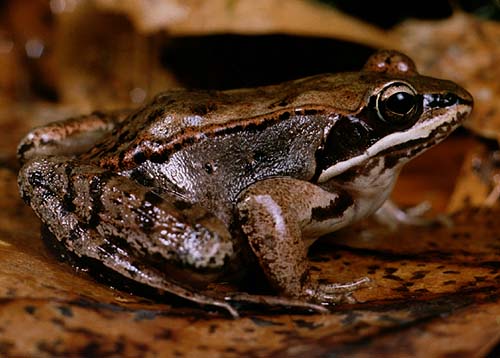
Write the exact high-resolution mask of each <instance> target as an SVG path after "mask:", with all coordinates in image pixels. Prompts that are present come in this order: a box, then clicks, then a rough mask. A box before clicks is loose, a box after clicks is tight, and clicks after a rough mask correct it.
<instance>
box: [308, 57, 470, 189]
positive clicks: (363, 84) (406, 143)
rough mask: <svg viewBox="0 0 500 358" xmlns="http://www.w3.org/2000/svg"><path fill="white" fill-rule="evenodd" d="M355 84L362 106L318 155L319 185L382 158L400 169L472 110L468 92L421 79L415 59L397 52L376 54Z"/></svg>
mask: <svg viewBox="0 0 500 358" xmlns="http://www.w3.org/2000/svg"><path fill="white" fill-rule="evenodd" d="M351 81H356V86H357V90H356V91H357V94H359V95H360V97H359V101H360V102H361V103H360V104H359V105H358V106H357V109H356V110H355V111H350V112H347V113H345V114H341V115H338V116H336V117H335V118H333V120H332V123H333V124H332V126H331V127H330V128H329V130H328V132H327V133H326V136H325V141H324V146H323V148H322V150H321V153H320V155H318V169H319V171H320V173H319V178H318V181H320V182H325V181H327V180H329V179H330V178H332V177H335V176H337V175H339V174H342V173H344V172H346V171H348V170H350V169H353V168H360V167H363V166H365V164H366V163H369V162H370V161H371V159H373V158H381V157H383V158H384V159H385V160H384V166H385V169H394V170H398V169H399V168H400V167H401V166H402V165H403V164H404V163H406V162H408V160H410V159H412V158H413V157H415V156H417V155H418V154H420V153H422V152H423V151H425V150H426V149H428V148H430V147H431V146H433V145H435V144H437V143H439V142H440V141H442V140H443V139H444V138H446V137H447V136H448V135H449V134H450V133H451V132H452V131H453V130H454V129H455V128H457V127H458V126H459V125H460V124H461V123H462V122H463V121H464V120H465V119H466V118H467V117H468V115H469V114H470V112H471V110H472V96H471V95H470V94H469V93H468V92H467V91H466V90H465V89H463V88H461V87H460V86H458V85H457V84H455V83H453V82H451V81H446V80H440V79H435V78H431V77H425V76H421V75H419V74H418V72H417V71H416V68H415V64H414V63H413V61H412V60H411V59H410V58H408V57H407V56H405V55H403V54H401V53H398V52H395V51H379V52H377V53H375V54H374V55H372V57H370V59H369V60H368V62H367V63H366V65H365V67H364V68H363V71H361V72H360V73H359V74H357V75H356V77H353V78H352V79H351ZM349 86H350V87H351V88H352V85H349ZM360 93H361V94H360ZM371 162H373V161H371Z"/></svg>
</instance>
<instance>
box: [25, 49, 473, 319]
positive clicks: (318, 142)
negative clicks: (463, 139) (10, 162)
mask: <svg viewBox="0 0 500 358" xmlns="http://www.w3.org/2000/svg"><path fill="white" fill-rule="evenodd" d="M471 105H472V99H471V97H470V95H469V94H468V93H467V92H466V91H465V90H463V89H462V88H460V87H458V86H457V85H455V84H454V83H452V82H449V81H443V80H437V79H433V78H429V77H424V76H420V75H419V74H418V73H417V72H416V70H415V66H414V64H413V63H412V62H411V60H410V59H408V58H407V57H406V56H404V55H402V54H399V53H396V52H390V51H385V52H379V53H377V54H375V55H374V56H372V57H371V58H370V59H369V60H368V62H367V64H366V65H365V68H364V69H363V70H362V71H360V72H358V73H343V74H327V75H319V76H314V77H309V78H305V79H301V80H297V81H292V82H287V83H283V84H280V85H275V86H267V87H260V88H253V89H242V90H233V91H224V92H205V91H186V90H177V91H170V92H165V93H161V94H159V95H158V96H157V97H156V98H155V99H154V100H153V101H152V102H151V103H148V104H146V105H145V106H143V107H142V108H140V109H138V110H137V111H135V112H133V113H131V114H130V115H128V116H123V115H121V114H118V115H116V114H115V115H112V116H99V115H91V116H87V117H80V118H77V119H70V120H67V121H62V122H58V123H55V124H49V125H47V126H45V127H41V128H38V129H35V130H33V131H32V132H31V133H30V134H28V135H27V136H26V137H25V138H24V139H23V140H22V141H21V143H20V145H19V150H18V155H19V158H20V161H21V162H22V163H23V164H24V165H23V167H22V169H21V171H20V173H19V186H20V191H21V195H22V197H23V198H24V200H25V201H26V203H28V204H30V205H31V207H32V208H33V209H34V211H35V212H36V214H37V215H38V216H39V217H40V219H41V220H42V222H43V224H44V225H45V226H46V227H47V228H48V230H49V231H50V232H51V233H52V234H53V235H54V237H55V238H56V239H57V240H58V241H60V242H61V243H62V244H63V245H64V246H65V247H66V249H67V250H69V251H71V252H72V253H74V254H76V255H77V256H81V257H87V258H91V259H94V260H97V261H98V262H101V263H102V264H103V265H105V266H107V267H108V268H110V269H112V270H114V271H116V272H118V273H120V274H122V275H123V276H125V277H127V278H129V279H132V280H135V281H137V282H139V283H142V284H146V285H148V286H151V287H155V288H158V289H161V290H163V291H167V292H171V293H174V294H177V295H179V296H181V297H184V298H187V299H190V300H193V301H195V302H198V303H203V304H210V305H215V306H220V307H223V308H225V309H227V310H228V311H230V312H231V313H232V314H233V315H236V314H237V313H236V311H234V309H233V308H232V307H231V306H230V305H229V303H227V302H225V301H224V300H223V299H222V298H217V297H209V296H206V295H205V294H203V293H201V292H200V291H198V290H197V289H194V286H193V284H194V285H197V286H198V285H203V284H206V283H207V282H212V281H213V280H216V279H219V278H221V277H224V276H225V275H228V274H231V273H234V272H241V271H244V270H246V269H247V266H248V263H249V262H251V261H252V258H253V259H254V260H255V261H257V262H258V264H259V266H260V268H261V269H262V271H263V272H264V274H265V276H266V277H267V279H268V281H269V283H270V284H271V285H272V286H273V287H274V288H275V289H276V291H277V292H280V294H281V295H282V296H283V297H284V298H280V297H274V298H273V297H267V298H266V297H257V296H245V297H244V300H247V301H254V302H265V303H268V304H288V305H292V306H299V307H306V308H313V309H316V310H320V311H321V310H324V308H322V306H320V305H315V304H314V303H324V302H338V301H340V300H343V299H347V300H349V299H350V298H349V297H350V296H349V295H350V293H351V292H352V291H353V290H354V289H355V288H356V287H357V286H359V285H360V284H363V283H364V280H360V281H354V282H351V283H346V284H336V283H333V284H319V283H317V282H313V280H311V277H310V275H309V264H308V261H307V248H308V246H309V245H310V244H311V243H312V242H313V241H314V240H315V239H316V238H317V237H319V236H321V235H323V234H325V233H328V232H332V231H335V230H337V229H338V228H340V227H343V226H346V225H348V224H350V223H351V222H353V221H356V220H359V219H360V218H363V217H365V216H367V215H369V214H371V213H373V212H374V211H375V210H377V209H378V208H379V207H380V206H381V205H383V203H384V202H385V200H386V198H387V197H388V195H389V194H390V191H391V190H392V187H393V185H394V182H395V180H396V178H397V175H398V173H399V170H400V169H401V167H402V165H403V164H404V163H406V162H407V161H408V160H410V159H411V158H412V157H414V156H416V155H418V154H419V153H421V152H422V151H423V150H425V149H427V148H428V147H430V146H431V145H434V144H435V143H437V142H439V141H440V140H442V139H443V138H444V137H446V136H447V135H448V134H449V133H450V132H451V131H452V130H453V129H454V128H455V127H456V126H457V125H459V124H460V122H461V121H462V120H463V119H464V118H465V117H466V116H467V114H468V113H469V112H470V109H471ZM248 258H250V260H249V259H248ZM233 299H236V298H234V297H233Z"/></svg>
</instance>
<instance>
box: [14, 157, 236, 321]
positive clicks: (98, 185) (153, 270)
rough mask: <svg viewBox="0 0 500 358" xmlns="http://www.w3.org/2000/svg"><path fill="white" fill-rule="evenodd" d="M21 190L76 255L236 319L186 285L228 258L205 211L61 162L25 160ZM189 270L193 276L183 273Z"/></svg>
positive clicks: (226, 243) (221, 233) (226, 238)
mask: <svg viewBox="0 0 500 358" xmlns="http://www.w3.org/2000/svg"><path fill="white" fill-rule="evenodd" d="M19 187H20V191H21V195H22V197H23V199H24V200H25V201H26V203H28V204H29V205H30V206H31V207H32V208H33V210H34V211H35V212H36V214H37V215H38V216H39V218H40V219H41V220H42V222H43V223H44V224H45V225H46V226H47V227H48V229H49V230H50V232H51V233H52V234H53V235H54V236H55V237H56V239H57V240H58V241H60V242H61V243H62V244H63V245H64V246H65V247H66V248H67V249H68V250H70V251H71V252H73V253H74V254H76V255H78V256H84V257H89V258H92V259H95V260H97V261H99V262H101V263H102V264H103V265H105V266H107V267H109V268H111V269H112V270H114V271H116V272H118V273H120V274H122V275H123V276H125V277H127V278H130V279H132V280H134V281H136V282H140V283H143V284H146V285H148V286H150V287H155V288H158V289H160V290H163V291H167V292H170V293H173V294H175V295H178V296H181V297H184V298H186V299H188V300H191V301H194V302H198V303H201V304H208V305H214V306H219V307H223V308H225V309H226V310H227V311H229V312H230V313H231V314H232V315H233V316H237V312H236V311H235V310H234V309H233V308H232V307H231V306H230V305H229V304H227V303H226V302H225V301H224V300H223V299H217V298H213V297H209V296H206V295H204V294H202V293H199V292H198V291H197V290H194V289H192V288H190V287H191V285H190V284H189V282H188V280H189V279H191V278H192V276H194V275H196V273H197V272H201V274H200V275H203V274H205V272H208V275H210V272H214V271H216V272H219V271H222V270H223V268H224V265H225V264H226V263H227V261H229V260H231V259H232V255H233V246H232V245H233V244H232V241H231V238H230V235H229V233H228V231H227V230H226V228H225V226H224V225H223V224H222V223H221V222H220V221H219V220H218V219H217V218H216V217H215V216H213V215H211V214H210V213H208V212H207V211H206V210H203V209H202V208H200V207H197V206H196V205H190V204H189V203H186V202H181V201H176V199H175V198H173V197H172V198H169V197H166V196H164V195H162V196H159V195H157V194H155V193H154V192H153V191H151V190H150V189H148V188H146V187H144V186H141V185H139V184H137V183H135V182H133V181H131V180H130V179H128V178H126V177H122V176H119V175H117V174H114V173H111V172H109V171H106V170H104V169H102V168H99V167H95V166H92V165H89V164H82V163H80V162H78V161H76V160H68V158H65V157H51V158H41V159H34V160H31V161H29V162H28V163H26V164H25V165H24V166H23V167H22V168H21V171H20V174H19ZM190 268H191V269H192V271H193V273H192V274H189V273H186V272H189V269H190ZM197 270H198V271H197ZM176 275H178V276H176ZM196 279H198V280H200V279H201V278H200V277H196ZM211 279H213V277H211ZM186 282H188V283H186ZM198 283H200V282H199V281H198Z"/></svg>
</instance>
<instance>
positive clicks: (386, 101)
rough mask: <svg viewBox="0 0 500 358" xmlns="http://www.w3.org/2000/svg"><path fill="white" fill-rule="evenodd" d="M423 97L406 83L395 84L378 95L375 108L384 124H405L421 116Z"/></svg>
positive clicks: (388, 86)
mask: <svg viewBox="0 0 500 358" xmlns="http://www.w3.org/2000/svg"><path fill="white" fill-rule="evenodd" d="M421 102H422V97H421V96H419V95H418V94H417V92H416V91H415V89H414V88H413V87H411V86H410V85H409V84H407V83H404V82H393V83H391V84H389V85H387V86H386V87H385V88H383V89H382V90H381V91H380V92H379V94H378V95H377V99H376V105H375V108H376V110H377V115H378V117H379V118H380V119H381V120H383V121H384V122H388V123H394V124H405V123H408V122H411V121H412V120H413V119H415V118H416V116H418V115H419V112H420V108H421V107H422V106H421Z"/></svg>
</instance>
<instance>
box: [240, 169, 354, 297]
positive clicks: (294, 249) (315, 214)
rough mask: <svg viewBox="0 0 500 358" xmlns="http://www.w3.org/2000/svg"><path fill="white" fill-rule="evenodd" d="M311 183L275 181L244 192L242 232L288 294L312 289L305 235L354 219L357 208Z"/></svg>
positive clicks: (274, 281)
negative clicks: (353, 214)
mask: <svg viewBox="0 0 500 358" xmlns="http://www.w3.org/2000/svg"><path fill="white" fill-rule="evenodd" d="M339 198H340V194H339V193H330V192H327V191H325V190H323V189H321V188H320V187H318V186H315V185H314V184H311V183H309V182H305V181H301V180H297V179H292V178H273V179H267V180H264V181H260V182H257V183H255V184H253V185H252V186H250V187H249V188H248V189H247V190H246V191H244V192H243V193H242V195H241V196H240V198H239V202H238V212H239V217H240V221H241V224H242V229H243V231H244V233H245V234H246V235H247V237H248V241H249V243H250V246H251V248H252V250H253V251H254V253H255V255H256V256H257V258H258V260H259V263H260V265H261V267H262V269H263V270H264V273H265V274H266V276H267V277H268V279H269V281H270V282H271V283H272V284H273V285H274V286H275V287H276V288H278V289H279V290H281V291H282V292H284V293H285V294H287V295H288V296H295V297H297V296H301V295H304V296H306V295H307V294H306V293H305V291H306V290H309V289H311V287H312V286H311V285H312V283H311V282H310V278H309V264H308V260H307V248H308V245H307V243H306V242H305V240H304V239H303V236H304V234H306V235H311V236H319V235H322V234H325V233H327V232H331V231H333V230H335V228H336V227H337V226H341V224H342V223H343V222H344V221H346V220H349V217H350V215H351V214H350V213H351V212H352V210H351V209H349V208H348V207H346V205H345V204H344V202H345V201H343V200H339Z"/></svg>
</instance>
